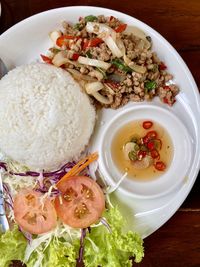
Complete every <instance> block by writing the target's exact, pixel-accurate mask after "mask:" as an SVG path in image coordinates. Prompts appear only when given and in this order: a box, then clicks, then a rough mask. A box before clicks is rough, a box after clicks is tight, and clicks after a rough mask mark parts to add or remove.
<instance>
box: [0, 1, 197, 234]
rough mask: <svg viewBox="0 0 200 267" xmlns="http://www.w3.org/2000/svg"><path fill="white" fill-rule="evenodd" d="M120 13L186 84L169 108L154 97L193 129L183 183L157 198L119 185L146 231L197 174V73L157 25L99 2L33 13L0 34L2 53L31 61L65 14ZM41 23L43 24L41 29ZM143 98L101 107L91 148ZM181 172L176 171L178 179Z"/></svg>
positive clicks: (129, 215)
mask: <svg viewBox="0 0 200 267" xmlns="http://www.w3.org/2000/svg"><path fill="white" fill-rule="evenodd" d="M90 14H94V15H100V14H104V15H105V16H110V15H113V16H116V17H118V18H119V19H121V20H123V21H124V22H125V23H127V24H129V25H135V26H137V27H139V28H141V29H143V31H144V32H146V34H147V35H150V36H151V38H152V41H153V49H154V50H155V51H157V53H158V56H159V57H160V58H161V60H163V61H164V62H165V63H166V65H167V66H168V69H169V72H170V73H172V74H174V76H175V79H174V81H175V83H177V84H178V85H179V86H180V88H181V93H180V94H179V95H178V97H177V103H176V104H175V105H174V107H172V108H170V107H167V106H164V105H162V104H161V103H160V102H159V101H158V100H155V101H153V102H152V103H151V104H149V105H152V106H161V107H163V108H165V109H166V110H169V112H171V113H173V114H175V115H176V116H177V117H178V118H179V120H180V121H182V123H183V124H184V125H185V127H186V128H187V130H188V134H189V136H190V142H191V150H190V153H191V162H190V164H189V166H188V167H187V170H186V175H185V179H184V180H182V183H181V184H180V185H179V186H178V187H177V188H175V189H174V190H172V191H171V192H169V193H168V194H165V195H164V196H160V197H157V198H156V199H141V198H138V197H136V196H130V195H127V194H124V192H122V191H121V190H118V191H116V193H115V194H114V196H113V201H116V202H117V203H118V205H119V207H122V209H121V210H122V212H123V213H124V217H125V218H126V220H127V221H128V226H127V227H128V228H130V229H134V230H136V231H138V232H140V233H141V235H142V236H143V237H146V236H148V235H150V234H151V233H153V232H154V231H156V229H158V228H159V227H160V226H161V225H163V224H164V223H165V222H166V221H167V220H168V219H169V218H170V217H171V216H172V215H173V214H174V213H175V211H176V210H177V209H178V208H179V206H180V205H181V204H182V202H183V201H184V200H185V198H186V197H187V195H188V193H189V192H190V190H191V188H192V186H193V184H194V182H195V179H196V177H197V174H198V171H199V166H200V153H199V151H200V142H199V141H200V140H199V136H200V123H199V122H200V99H199V92H198V89H197V86H196V84H195V82H194V79H193V77H192V75H191V73H190V71H189V69H188V68H187V66H186V65H185V63H184V62H183V60H182V59H181V57H180V56H179V55H178V53H177V52H176V51H175V50H174V48H173V47H172V46H171V45H170V44H169V43H168V42H167V41H166V40H165V39H164V38H163V37H162V36H161V35H160V34H159V33H157V32H156V31H154V30H153V29H152V28H150V27H149V26H147V25H146V24H144V23H142V22H141V21H139V20H137V19H135V18H133V17H130V16H127V15H125V14H123V13H120V12H116V11H113V10H109V9H103V8H97V7H86V6H85V7H80V6H75V7H65V8H59V9H54V10H50V11H47V12H44V13H40V14H38V15H35V16H32V17H30V18H28V19H26V20H24V21H22V22H20V23H18V24H16V25H15V26H13V27H12V28H11V29H9V30H8V31H6V32H5V33H3V34H2V35H1V36H0V57H1V58H2V59H3V61H4V62H5V63H6V64H7V67H8V68H9V69H11V68H13V67H14V66H16V65H21V64H24V63H30V62H32V61H36V60H38V59H39V55H40V54H41V53H43V54H44V53H46V51H47V49H48V48H49V47H50V46H51V42H50V40H49V37H48V33H49V32H50V31H52V30H54V29H59V28H60V27H61V22H62V21H63V20H68V21H69V22H76V21H77V19H78V18H79V16H80V15H81V16H86V15H90ZM38 29H40V30H38ZM136 105H140V104H135V103H130V104H128V105H127V106H125V107H124V108H122V109H118V110H117V111H114V110H102V111H101V112H100V113H99V118H98V122H97V126H96V131H95V134H94V137H93V140H92V144H91V150H99V149H100V147H99V144H100V143H99V140H100V137H101V136H102V133H103V131H104V129H105V127H106V126H107V124H108V123H109V121H110V120H111V118H112V117H113V116H116V115H117V114H118V113H120V112H121V111H122V110H124V109H126V108H128V107H130V106H136ZM176 177H179V174H178V173H174V179H176Z"/></svg>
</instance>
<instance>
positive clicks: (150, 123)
mask: <svg viewBox="0 0 200 267" xmlns="http://www.w3.org/2000/svg"><path fill="white" fill-rule="evenodd" d="M142 126H143V128H144V129H146V130H147V129H150V128H151V127H152V126H153V122H152V121H144V122H143V124H142Z"/></svg>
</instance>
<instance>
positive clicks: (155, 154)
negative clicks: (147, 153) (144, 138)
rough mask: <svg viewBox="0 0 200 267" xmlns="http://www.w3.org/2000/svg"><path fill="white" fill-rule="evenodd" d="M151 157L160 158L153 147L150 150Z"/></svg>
mask: <svg viewBox="0 0 200 267" xmlns="http://www.w3.org/2000/svg"><path fill="white" fill-rule="evenodd" d="M151 157H152V158H153V159H156V158H160V154H159V153H158V151H157V150H156V149H153V150H152V151H151Z"/></svg>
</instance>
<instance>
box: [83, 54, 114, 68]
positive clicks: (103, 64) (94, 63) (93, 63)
mask: <svg viewBox="0 0 200 267" xmlns="http://www.w3.org/2000/svg"><path fill="white" fill-rule="evenodd" d="M78 62H79V63H80V64H83V65H89V66H94V67H98V68H102V69H105V70H107V69H108V68H110V66H111V64H110V63H107V62H104V61H102V60H98V59H92V58H87V57H82V56H80V57H79V58H78Z"/></svg>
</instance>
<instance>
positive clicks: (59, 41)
mask: <svg viewBox="0 0 200 267" xmlns="http://www.w3.org/2000/svg"><path fill="white" fill-rule="evenodd" d="M80 38H81V37H79V36H72V35H62V36H60V37H58V39H57V40H56V44H57V46H59V47H62V46H63V45H67V44H68V42H69V40H74V39H77V40H78V39H80Z"/></svg>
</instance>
